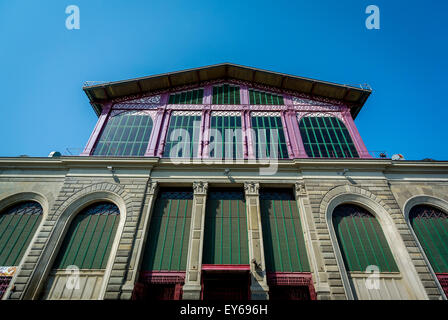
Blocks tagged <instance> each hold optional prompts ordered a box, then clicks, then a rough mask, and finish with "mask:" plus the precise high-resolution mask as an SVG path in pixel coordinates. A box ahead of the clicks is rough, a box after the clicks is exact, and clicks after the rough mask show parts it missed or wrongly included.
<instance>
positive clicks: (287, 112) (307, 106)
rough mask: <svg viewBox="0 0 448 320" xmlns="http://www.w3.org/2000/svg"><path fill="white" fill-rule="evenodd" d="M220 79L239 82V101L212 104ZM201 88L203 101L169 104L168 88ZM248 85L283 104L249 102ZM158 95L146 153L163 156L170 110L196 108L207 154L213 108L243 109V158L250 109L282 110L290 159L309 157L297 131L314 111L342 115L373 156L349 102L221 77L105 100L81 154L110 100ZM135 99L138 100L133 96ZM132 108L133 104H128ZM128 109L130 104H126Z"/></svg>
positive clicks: (249, 152) (250, 153) (249, 149)
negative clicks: (276, 96)
mask: <svg viewBox="0 0 448 320" xmlns="http://www.w3.org/2000/svg"><path fill="white" fill-rule="evenodd" d="M221 83H230V84H237V85H239V86H240V100H241V104H240V105H212V94H213V86H214V85H216V84H221ZM198 86H200V87H202V88H204V97H203V104H202V105H183V104H179V105H173V104H168V101H169V96H170V93H171V92H175V91H178V90H184V89H191V88H196V87H198ZM249 88H255V89H259V90H265V91H269V92H273V93H279V94H282V95H283V98H284V103H285V105H250V99H249ZM156 95H158V96H159V97H160V98H158V99H159V100H158V101H159V107H158V108H157V114H156V117H155V121H154V128H153V131H152V132H153V133H152V134H151V137H150V140H149V142H148V146H147V149H146V152H145V156H146V157H162V155H163V150H164V147H165V143H166V139H167V137H166V135H167V131H168V126H169V121H170V115H171V112H172V111H173V110H198V111H202V119H201V128H200V135H199V139H200V140H199V141H200V143H199V148H198V157H199V158H208V152H209V147H208V144H209V138H210V137H209V129H210V113H211V110H213V111H241V112H242V119H241V120H242V121H241V123H242V130H243V145H244V159H249V160H253V159H255V153H254V141H253V136H252V134H250V133H251V128H252V126H251V115H250V112H252V111H276V112H280V113H281V120H282V125H283V129H284V134H285V139H286V145H287V148H288V154H289V158H290V159H294V158H308V156H307V154H306V152H305V148H304V145H303V141H302V138H301V135H300V130H299V125H298V120H299V119H300V118H301V117H302V116H304V115H306V114H315V113H316V112H324V113H330V114H331V115H334V116H336V117H338V118H339V119H341V120H342V121H343V123H344V124H345V125H346V127H347V129H348V131H349V133H350V135H351V137H352V139H353V142H354V144H355V147H356V149H357V151H358V154H359V156H360V158H372V156H371V155H370V154H369V152H368V151H367V149H366V147H365V145H364V142H363V141H362V139H361V137H360V135H359V132H358V130H357V128H356V126H355V124H354V121H353V118H352V116H351V114H350V105H349V104H347V103H343V102H341V101H337V100H332V99H326V98H320V97H314V96H310V95H306V94H297V93H295V92H290V91H288V90H280V89H277V88H271V87H267V86H263V85H259V84H254V83H250V82H245V81H239V80H232V79H221V80H214V81H208V82H203V83H200V84H196V85H189V86H183V87H175V88H171V89H170V90H165V91H160V92H159V91H157V92H152V93H149V94H143V95H133V96H128V97H120V98H118V99H113V100H111V101H109V102H107V103H105V104H104V106H103V109H102V113H101V115H100V117H99V118H98V121H97V124H96V126H95V128H94V130H93V132H92V135H91V136H90V138H89V141H88V143H87V145H86V147H85V148H84V151H83V152H82V153H81V155H82V156H89V155H91V154H92V152H93V150H94V147H95V144H96V142H97V140H98V139H99V136H100V134H101V132H102V130H103V129H104V127H105V125H106V123H107V121H108V118H109V115H110V111H111V109H114V108H115V106H113V103H126V102H129V101H131V102H133V103H134V104H135V103H136V102H135V101H137V102H138V101H142V102H141V103H140V102H139V103H140V104H144V102H145V101H150V100H148V99H151V97H156ZM135 99H137V100H135ZM130 105H131V107H130V109H132V104H130ZM127 110H129V108H127Z"/></svg>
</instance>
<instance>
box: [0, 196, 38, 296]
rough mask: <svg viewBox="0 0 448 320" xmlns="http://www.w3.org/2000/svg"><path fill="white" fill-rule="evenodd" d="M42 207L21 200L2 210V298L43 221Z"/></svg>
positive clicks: (0, 286) (0, 292)
mask: <svg viewBox="0 0 448 320" xmlns="http://www.w3.org/2000/svg"><path fill="white" fill-rule="evenodd" d="M42 211H43V210H42V207H41V205H40V204H39V203H37V202H34V201H26V202H20V203H17V204H15V205H12V206H10V207H9V208H6V209H5V210H3V211H2V212H0V299H1V298H2V296H3V294H4V293H5V291H6V290H7V289H8V286H9V283H10V281H11V279H12V277H13V275H14V273H15V270H16V268H15V267H16V266H18V265H19V264H20V260H22V257H23V255H24V253H25V251H26V249H27V248H28V245H29V244H30V241H31V239H32V238H33V236H34V233H35V232H36V229H37V228H38V226H39V224H40V222H41V221H42Z"/></svg>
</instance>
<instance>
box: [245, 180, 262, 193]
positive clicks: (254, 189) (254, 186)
mask: <svg viewBox="0 0 448 320" xmlns="http://www.w3.org/2000/svg"><path fill="white" fill-rule="evenodd" d="M259 190H260V184H259V183H258V182H253V181H250V182H245V183H244V191H245V193H246V196H258V195H259Z"/></svg>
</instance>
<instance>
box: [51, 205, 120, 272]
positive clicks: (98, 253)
mask: <svg viewBox="0 0 448 320" xmlns="http://www.w3.org/2000/svg"><path fill="white" fill-rule="evenodd" d="M119 214H120V212H119V210H118V207H117V206H116V205H114V204H112V203H108V202H101V203H95V204H93V205H91V206H89V207H87V208H85V209H84V210H82V211H81V212H80V213H78V214H77V215H76V217H75V218H74V220H73V221H72V223H71V224H70V228H69V230H68V232H67V234H66V236H65V238H64V241H63V243H62V245H61V248H60V250H59V253H58V256H57V258H56V261H55V264H54V266H53V269H66V268H67V267H68V266H71V265H75V266H77V267H78V268H79V269H105V268H106V264H107V260H108V258H109V254H110V250H111V248H112V243H113V240H114V236H115V233H116V231H117V227H118V222H119V220H120V218H119Z"/></svg>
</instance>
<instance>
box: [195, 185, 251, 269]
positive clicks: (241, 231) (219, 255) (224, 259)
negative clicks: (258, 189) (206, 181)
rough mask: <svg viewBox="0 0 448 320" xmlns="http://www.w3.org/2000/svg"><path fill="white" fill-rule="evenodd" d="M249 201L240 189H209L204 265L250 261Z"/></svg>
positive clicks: (245, 262) (246, 262)
mask: <svg viewBox="0 0 448 320" xmlns="http://www.w3.org/2000/svg"><path fill="white" fill-rule="evenodd" d="M248 250H249V249H248V237H247V218H246V202H245V199H244V194H243V192H242V191H239V190H234V191H231V190H224V189H223V190H222V191H216V190H211V191H209V194H208V198H207V209H206V214H205V232H204V249H203V259H202V263H203V264H248V263H249V251H248Z"/></svg>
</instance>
